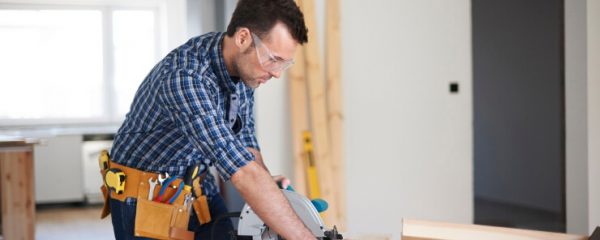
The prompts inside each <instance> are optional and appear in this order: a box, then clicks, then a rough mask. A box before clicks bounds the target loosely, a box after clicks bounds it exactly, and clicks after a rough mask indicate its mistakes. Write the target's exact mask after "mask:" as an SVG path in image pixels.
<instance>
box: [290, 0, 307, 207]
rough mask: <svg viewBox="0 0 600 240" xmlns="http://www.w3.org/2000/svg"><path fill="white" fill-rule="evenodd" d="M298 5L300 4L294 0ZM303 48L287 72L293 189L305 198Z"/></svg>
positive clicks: (304, 80) (297, 0)
mask: <svg viewBox="0 0 600 240" xmlns="http://www.w3.org/2000/svg"><path fill="white" fill-rule="evenodd" d="M296 2H297V3H298V5H300V3H301V2H302V1H301V0H296ZM304 51H305V50H304V47H303V46H299V47H298V49H297V50H296V55H295V56H294V60H295V62H296V63H295V64H294V66H292V67H291V68H290V69H289V71H288V79H289V81H288V89H289V97H290V98H289V101H290V117H291V125H292V126H291V128H292V129H291V131H292V151H293V156H294V181H293V182H292V183H293V184H294V189H295V190H296V192H298V193H300V194H302V195H304V196H306V195H307V194H308V191H307V188H306V185H307V180H306V162H305V160H304V141H303V137H302V133H303V132H304V131H306V130H308V103H307V99H306V91H307V90H306V78H305V75H306V71H305V67H304Z"/></svg>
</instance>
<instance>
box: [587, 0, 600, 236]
mask: <svg viewBox="0 0 600 240" xmlns="http://www.w3.org/2000/svg"><path fill="white" fill-rule="evenodd" d="M587 30H588V35H587V44H588V45H587V46H588V89H587V90H588V92H587V96H588V104H587V107H588V108H587V109H588V141H589V145H588V157H589V166H588V176H589V185H588V189H589V201H588V204H589V213H590V216H589V230H590V232H591V231H592V230H593V229H594V228H595V227H596V226H600V69H599V68H598V67H599V66H600V1H597V0H588V1H587Z"/></svg>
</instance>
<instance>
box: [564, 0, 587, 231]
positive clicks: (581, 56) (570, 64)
mask: <svg viewBox="0 0 600 240" xmlns="http://www.w3.org/2000/svg"><path fill="white" fill-rule="evenodd" d="M586 1H587V0H570V1H566V2H565V105H566V106H565V116H566V119H565V120H566V136H565V137H566V157H567V159H566V160H567V161H566V169H565V170H566V184H567V185H566V187H567V188H566V193H567V198H566V203H567V206H566V207H567V232H569V233H577V234H588V191H587V190H588V172H587V169H588V134H587V129H588V126H587V125H588V124H587V120H588V119H587V114H588V108H587V98H588V96H587V87H588V86H587V24H586V18H587V14H586Z"/></svg>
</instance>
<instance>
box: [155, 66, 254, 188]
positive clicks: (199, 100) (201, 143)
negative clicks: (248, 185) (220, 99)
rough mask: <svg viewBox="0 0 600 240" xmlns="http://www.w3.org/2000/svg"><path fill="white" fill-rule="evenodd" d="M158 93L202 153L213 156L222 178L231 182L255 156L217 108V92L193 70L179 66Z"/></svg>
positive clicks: (169, 111) (178, 123) (183, 130)
mask: <svg viewBox="0 0 600 240" xmlns="http://www.w3.org/2000/svg"><path fill="white" fill-rule="evenodd" d="M166 76H167V78H166V79H164V81H163V82H162V86H161V90H160V92H159V100H160V101H162V103H163V106H164V108H165V111H166V112H167V115H168V116H169V117H170V118H171V120H172V121H174V122H175V124H176V125H177V127H179V128H180V129H181V130H182V132H183V134H184V135H185V136H186V137H187V138H188V139H189V141H190V143H192V144H193V145H194V146H195V147H196V148H197V149H198V150H200V152H202V153H203V154H204V155H205V156H207V157H209V158H210V159H213V162H214V163H215V166H216V167H217V170H218V171H219V173H220V175H221V177H222V178H223V180H225V181H228V180H229V179H230V178H231V176H232V175H233V174H234V173H236V172H237V171H238V169H239V168H241V167H243V166H245V165H246V164H248V163H249V162H250V161H252V160H254V155H253V154H252V153H250V152H249V151H248V150H247V149H246V147H245V146H244V145H243V144H242V142H240V141H239V140H238V139H237V138H236V137H235V136H234V134H233V132H232V131H231V129H230V128H229V127H228V126H227V124H226V122H225V117H224V115H223V113H222V112H220V111H218V110H217V109H218V108H217V106H218V105H217V103H216V102H215V100H216V99H212V97H211V93H212V92H214V91H216V90H215V86H212V85H211V84H210V82H209V81H202V76H201V75H200V74H198V73H196V72H195V71H193V70H185V69H179V70H176V71H174V72H172V73H170V74H167V75H166Z"/></svg>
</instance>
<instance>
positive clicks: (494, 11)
mask: <svg viewBox="0 0 600 240" xmlns="http://www.w3.org/2000/svg"><path fill="white" fill-rule="evenodd" d="M561 4H562V1H560V0H529V1H521V0H504V1H491V0H474V1H473V51H474V55H473V67H474V75H473V81H474V83H473V87H474V119H475V130H474V131H475V165H474V166H475V196H476V197H478V198H485V199H488V200H494V201H499V202H504V203H510V204H516V205H522V206H526V207H532V208H538V209H543V210H548V211H552V212H558V213H560V212H561V211H562V209H563V204H564V201H563V194H562V192H563V190H562V184H563V183H562V181H563V179H564V177H563V155H564V152H563V151H564V150H563V136H562V134H563V133H562V131H563V111H562V104H563V100H562V99H563V95H562V91H563V88H562V84H563V77H562V74H563V70H562V69H563V62H562V42H561V38H562V34H563V33H562V32H561V31H562V29H561V24H562V7H561Z"/></svg>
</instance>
